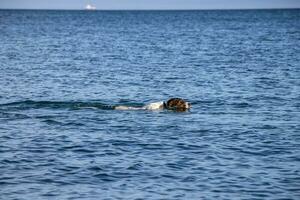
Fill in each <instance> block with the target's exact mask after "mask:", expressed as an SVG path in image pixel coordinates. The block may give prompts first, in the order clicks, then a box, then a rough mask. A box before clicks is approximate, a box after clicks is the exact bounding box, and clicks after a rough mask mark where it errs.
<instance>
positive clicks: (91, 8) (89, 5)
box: [85, 4, 96, 10]
mask: <svg viewBox="0 0 300 200" xmlns="http://www.w3.org/2000/svg"><path fill="white" fill-rule="evenodd" d="M85 9H86V10H96V6H92V5H91V4H87V5H86V6H85Z"/></svg>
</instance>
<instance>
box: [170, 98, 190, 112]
mask: <svg viewBox="0 0 300 200" xmlns="http://www.w3.org/2000/svg"><path fill="white" fill-rule="evenodd" d="M164 105H165V109H168V110H175V111H186V110H188V109H190V108H191V104H190V103H188V102H186V101H184V100H183V99H181V98H171V99H169V100H168V101H167V102H166V103H165V104H164Z"/></svg>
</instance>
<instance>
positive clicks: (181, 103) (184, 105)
mask: <svg viewBox="0 0 300 200" xmlns="http://www.w3.org/2000/svg"><path fill="white" fill-rule="evenodd" d="M190 108H191V103H189V102H187V101H185V100H183V99H181V98H171V99H169V100H167V101H166V102H165V101H160V102H155V103H150V104H148V105H145V106H142V107H131V106H116V107H115V110H164V109H166V110H173V111H179V112H184V111H187V110H189V109H190Z"/></svg>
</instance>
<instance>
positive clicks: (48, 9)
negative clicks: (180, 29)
mask: <svg viewBox="0 0 300 200" xmlns="http://www.w3.org/2000/svg"><path fill="white" fill-rule="evenodd" d="M298 9H300V7H299V8H298V7H297V8H295V7H283V8H199V9H198V8H191V9H172V8H171V9H126V8H125V9H124V8H123V9H95V10H87V9H65V8H0V10H41V11H43V10H44V11H88V12H95V11H206V10H207V11H210V10H211V11H213V10H225V11H226V10H298Z"/></svg>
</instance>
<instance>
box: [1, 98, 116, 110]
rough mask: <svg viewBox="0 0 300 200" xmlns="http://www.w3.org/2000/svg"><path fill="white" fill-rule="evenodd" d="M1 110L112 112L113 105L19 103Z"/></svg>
mask: <svg viewBox="0 0 300 200" xmlns="http://www.w3.org/2000/svg"><path fill="white" fill-rule="evenodd" d="M0 108H2V109H3V108H5V109H17V110H27V109H42V108H50V109H102V110H112V109H114V106H113V105H108V104H104V103H99V102H82V101H74V102H73V101H32V100H26V101H17V102H12V103H6V104H0Z"/></svg>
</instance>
